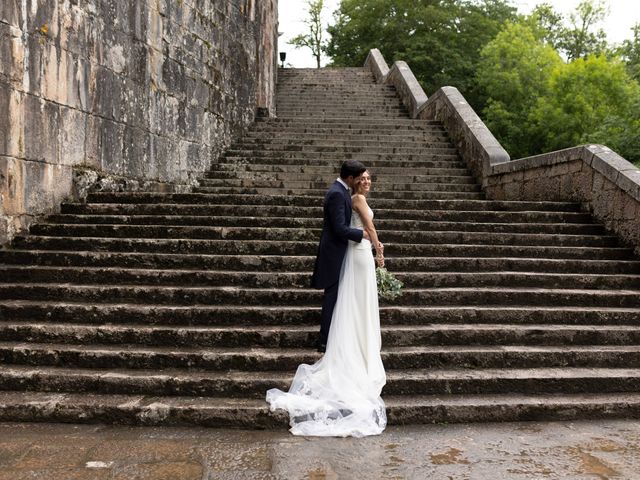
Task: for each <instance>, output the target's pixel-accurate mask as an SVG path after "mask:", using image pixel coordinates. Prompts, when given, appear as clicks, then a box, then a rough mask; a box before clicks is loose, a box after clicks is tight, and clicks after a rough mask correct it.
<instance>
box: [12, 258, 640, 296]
mask: <svg viewBox="0 0 640 480" xmlns="http://www.w3.org/2000/svg"><path fill="white" fill-rule="evenodd" d="M0 268H1V269H2V271H3V273H4V281H6V282H18V283H22V282H36V283H44V282H60V283H89V284H96V283H97V284H101V283H121V284H123V285H174V286H180V285H187V286H194V285H203V286H237V287H249V288H274V287H281V288H307V287H308V285H309V279H310V275H311V274H310V271H304V272H283V271H272V272H263V271H233V270H193V269H164V270H161V269H132V268H124V269H123V268H100V267H92V268H82V267H51V266H21V265H2V264H0ZM394 275H395V276H396V277H397V278H398V279H399V280H401V281H402V282H403V283H404V286H405V287H406V288H445V287H446V288H449V287H468V288H472V287H474V286H477V287H495V286H509V287H539V288H553V289H562V288H568V287H569V286H570V287H571V288H581V289H606V290H610V289H616V288H617V289H627V288H628V289H636V290H640V275H621V274H618V275H614V274H609V275H598V274H592V273H587V272H586V271H585V272H584V273H573V274H566V273H564V274H560V273H547V272H508V271H506V272H504V271H502V272H482V271H477V272H456V271H451V272H431V271H425V272H419V271H413V272H412V271H409V272H402V271H394Z"/></svg>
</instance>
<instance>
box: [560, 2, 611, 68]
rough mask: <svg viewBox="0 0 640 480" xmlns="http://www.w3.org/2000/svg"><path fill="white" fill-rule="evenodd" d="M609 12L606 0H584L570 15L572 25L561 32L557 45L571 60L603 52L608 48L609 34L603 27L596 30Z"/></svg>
mask: <svg viewBox="0 0 640 480" xmlns="http://www.w3.org/2000/svg"><path fill="white" fill-rule="evenodd" d="M608 14H609V9H608V7H607V2H605V1H604V0H584V1H583V2H580V3H579V4H578V6H577V8H576V11H575V12H574V13H572V14H571V15H570V16H569V20H570V22H571V25H570V26H569V27H566V28H564V29H563V30H562V31H561V32H560V38H559V41H558V44H557V45H556V46H557V47H559V48H560V49H561V51H563V53H564V54H565V55H566V56H567V58H568V59H569V60H575V59H577V58H585V57H586V56H588V55H591V54H594V53H595V54H601V53H604V52H605V51H606V49H607V35H606V33H605V32H604V30H602V29H601V28H600V29H598V30H594V29H595V27H596V25H597V24H598V23H600V22H602V21H603V20H604V19H605V18H606V17H607V15H608Z"/></svg>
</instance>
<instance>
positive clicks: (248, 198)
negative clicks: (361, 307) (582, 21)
mask: <svg viewBox="0 0 640 480" xmlns="http://www.w3.org/2000/svg"><path fill="white" fill-rule="evenodd" d="M87 202H88V203H90V204H92V203H115V202H117V203H121V204H126V203H137V204H149V203H153V204H158V203H167V202H172V203H176V204H195V203H198V202H202V203H203V204H205V205H204V206H207V204H231V205H235V206H242V205H285V206H308V205H309V199H308V198H307V197H296V196H291V195H216V194H204V193H156V192H141V193H138V192H135V193H130V192H100V193H90V194H89V195H88V196H87ZM317 202H318V203H317V204H318V205H321V204H322V198H318V199H317ZM401 204H402V207H403V209H408V208H409V207H413V208H415V209H418V210H425V209H429V210H445V209H451V210H461V209H464V210H468V211H487V210H499V211H511V212H517V211H519V212H530V211H544V212H571V213H573V212H580V210H581V206H580V204H579V203H573V202H531V201H517V202H514V201H503V200H431V201H421V200H416V201H403V202H402V203H401ZM388 205H390V206H393V205H395V202H392V201H383V200H377V201H376V208H380V209H385V208H390V207H389V206H388ZM391 208H392V207H391ZM376 211H377V210H376ZM589 218H590V217H589Z"/></svg>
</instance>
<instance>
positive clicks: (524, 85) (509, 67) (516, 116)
mask: <svg viewBox="0 0 640 480" xmlns="http://www.w3.org/2000/svg"><path fill="white" fill-rule="evenodd" d="M562 65H563V61H562V59H561V58H560V55H559V54H558V52H557V51H556V50H555V49H554V48H553V47H551V46H550V45H549V44H546V43H544V41H543V40H542V38H541V32H540V30H539V29H537V28H536V26H535V24H532V23H530V24H527V23H526V22H519V23H509V24H507V25H506V27H505V28H504V30H502V31H501V32H500V33H499V34H498V35H497V36H496V38H495V39H494V40H492V41H491V42H489V43H488V44H487V45H486V46H485V47H484V48H483V50H482V52H481V60H480V63H479V65H478V71H477V81H478V85H479V87H480V88H482V89H483V90H484V91H485V92H489V96H488V98H487V102H486V106H485V108H484V111H483V118H484V121H485V122H486V124H487V126H488V128H489V129H490V130H491V131H492V132H493V133H494V135H496V137H498V138H499V139H500V141H501V142H502V144H503V146H504V147H505V148H506V149H507V151H509V152H510V154H511V155H513V156H516V157H517V156H525V155H527V154H528V152H530V151H533V150H536V149H537V148H536V147H537V146H536V139H535V138H534V137H533V136H531V135H530V132H529V130H530V125H529V120H528V116H529V113H530V112H531V110H532V109H533V108H534V106H535V105H536V102H537V99H538V98H539V97H540V96H544V95H547V94H548V92H547V90H548V78H549V77H550V75H551V74H552V73H553V72H554V71H555V70H557V69H558V68H559V67H561V66H562Z"/></svg>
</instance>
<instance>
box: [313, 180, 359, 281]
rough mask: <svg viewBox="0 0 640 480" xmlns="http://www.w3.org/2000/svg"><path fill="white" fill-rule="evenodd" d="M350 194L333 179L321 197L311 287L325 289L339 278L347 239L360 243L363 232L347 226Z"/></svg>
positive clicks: (349, 215) (349, 218) (348, 222)
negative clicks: (322, 222) (322, 207)
mask: <svg viewBox="0 0 640 480" xmlns="http://www.w3.org/2000/svg"><path fill="white" fill-rule="evenodd" d="M350 224H351V195H350V193H349V191H348V190H347V189H346V188H344V186H343V185H342V184H341V183H340V182H338V181H337V180H336V181H335V182H333V184H332V185H331V187H329V190H328V191H327V193H326V194H325V196H324V224H323V225H322V235H321V236H320V245H319V246H318V256H317V257H316V265H315V268H314V270H313V277H312V278H311V287H312V288H327V287H329V286H331V285H333V284H334V283H336V282H337V281H338V280H339V279H340V269H341V268H342V260H343V259H344V255H345V253H346V252H347V246H348V245H349V240H352V241H354V242H358V243H359V242H361V241H362V236H363V234H364V232H363V231H362V230H361V229H359V228H351V227H350V226H349V225H350Z"/></svg>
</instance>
